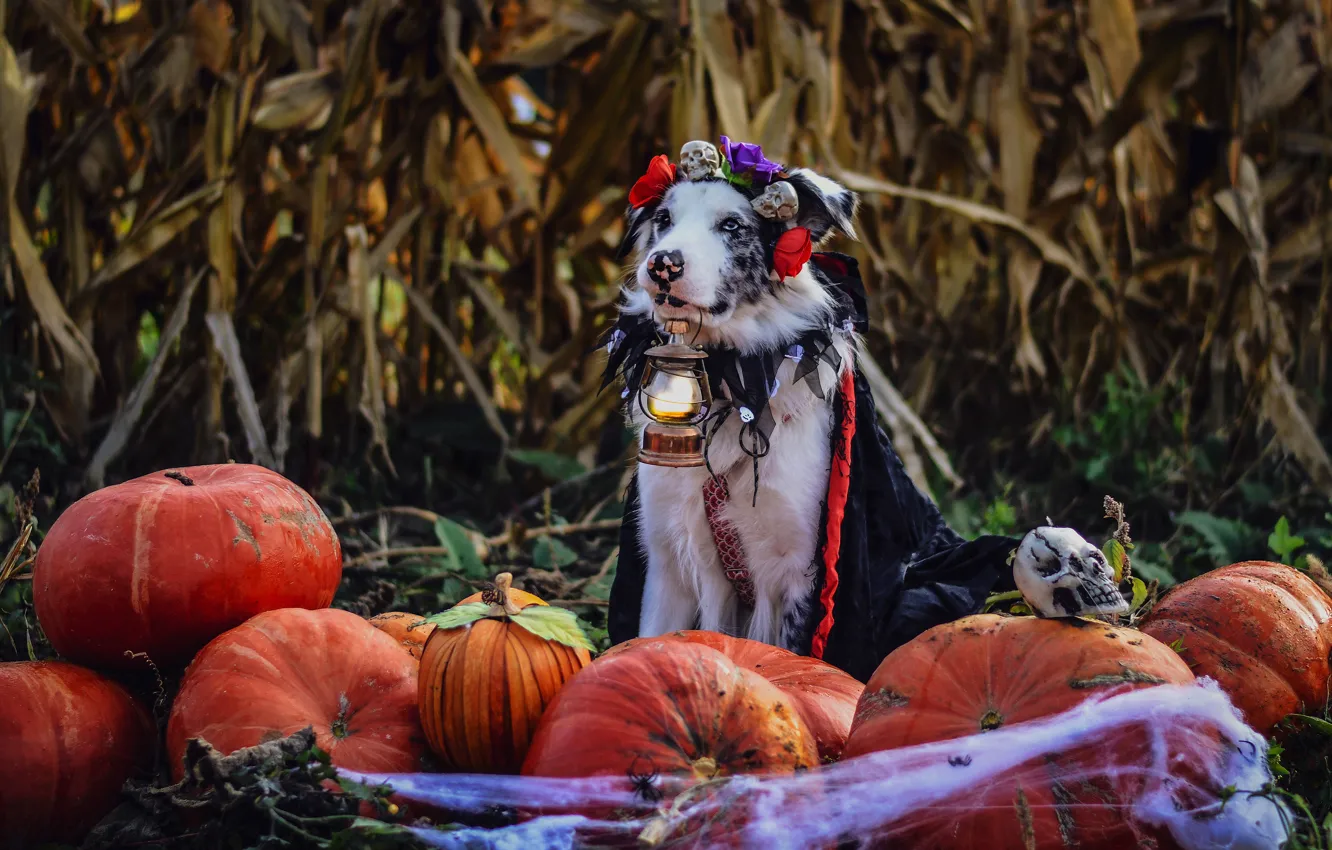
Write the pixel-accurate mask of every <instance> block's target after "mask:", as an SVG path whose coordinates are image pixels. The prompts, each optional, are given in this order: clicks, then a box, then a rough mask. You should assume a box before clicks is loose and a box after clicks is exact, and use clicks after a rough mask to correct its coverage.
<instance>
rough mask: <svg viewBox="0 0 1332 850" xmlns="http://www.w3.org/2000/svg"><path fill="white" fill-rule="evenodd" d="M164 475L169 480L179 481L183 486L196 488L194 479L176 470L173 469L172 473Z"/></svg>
mask: <svg viewBox="0 0 1332 850" xmlns="http://www.w3.org/2000/svg"><path fill="white" fill-rule="evenodd" d="M162 474H163V475H165V476H166V477H167V478H170V479H173V480H175V481H179V482H180V483H181V484H184V485H185V486H186V487H193V486H194V479H193V478H191V477H189V476H188V475H186V474H185V473H183V472H177V471H176V470H174V469H173V470H171V471H170V472H164V473H162Z"/></svg>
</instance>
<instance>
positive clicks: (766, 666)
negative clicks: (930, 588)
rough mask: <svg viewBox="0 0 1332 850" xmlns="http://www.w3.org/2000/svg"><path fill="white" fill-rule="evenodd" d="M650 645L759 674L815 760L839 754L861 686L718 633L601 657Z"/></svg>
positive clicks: (826, 668)
mask: <svg viewBox="0 0 1332 850" xmlns="http://www.w3.org/2000/svg"><path fill="white" fill-rule="evenodd" d="M652 640H679V641H685V642H689V643H698V644H702V645H703V646H708V647H711V648H713V649H715V650H717V651H718V652H720V653H721V654H722V655H725V656H726V657H727V658H729V659H731V661H732V662H734V663H735V664H736V665H737V666H738V667H740V668H742V669H744V670H751V671H753V672H755V673H758V674H759V675H760V676H762V677H763V678H765V679H767V680H768V681H769V682H772V683H773V684H774V685H776V686H777V687H778V688H779V689H780V690H781V691H782V692H783V693H785V694H786V695H787V696H788V697H790V699H791V701H792V703H794V704H795V708H796V710H797V711H799V712H800V717H801V719H802V720H804V721H805V725H806V726H807V727H808V728H809V731H810V732H811V733H812V734H813V735H814V741H815V743H817V744H818V748H819V757H820V758H821V759H822V760H823V761H834V760H836V759H837V758H838V757H839V756H841V754H842V747H843V746H844V745H845V744H846V736H847V733H848V732H850V731H851V720H852V718H854V717H855V715H856V702H857V700H859V699H860V695H861V694H862V693H863V692H864V690H865V685H864V684H863V683H861V682H860V681H858V680H857V679H855V678H854V677H852V676H850V675H848V674H847V673H844V672H842V671H841V670H839V669H837V668H836V667H834V666H832V665H831V664H827V663H825V662H823V661H820V660H819V659H817V658H808V657H806V656H803V655H796V654H795V653H794V652H789V651H787V650H785V649H782V648H780V647H776V646H771V645H769V644H766V643H762V642H760V641H756V640H746V639H745V638H738V637H731V636H729V635H724V634H721V633H720V632H709V631H703V630H701V629H700V630H688V631H679V632H671V633H670V634H667V635H662V636H661V637H660V638H634V639H633V640H628V641H625V642H624V643H622V644H619V645H617V646H615V647H613V648H612V649H611V650H609V651H608V652H606V653H605V655H603V656H602V658H609V657H611V656H613V655H617V654H619V653H621V652H627V651H629V650H631V649H634V648H636V647H638V646H640V645H641V644H643V643H645V642H648V641H652Z"/></svg>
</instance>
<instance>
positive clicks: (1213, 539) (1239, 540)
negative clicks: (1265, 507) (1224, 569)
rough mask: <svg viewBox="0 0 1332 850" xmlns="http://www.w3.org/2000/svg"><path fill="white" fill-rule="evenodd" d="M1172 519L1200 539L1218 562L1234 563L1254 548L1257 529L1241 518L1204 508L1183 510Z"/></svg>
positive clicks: (1223, 563)
mask: <svg viewBox="0 0 1332 850" xmlns="http://www.w3.org/2000/svg"><path fill="white" fill-rule="evenodd" d="M1175 522H1177V523H1178V524H1179V525H1181V526H1183V527H1185V528H1187V529H1189V530H1190V531H1193V532H1194V533H1195V534H1197V535H1198V536H1199V537H1201V538H1202V539H1203V542H1204V543H1205V544H1206V545H1207V549H1208V552H1209V554H1210V555H1211V556H1212V560H1213V561H1215V562H1216V564H1217V566H1225V565H1226V564H1233V563H1235V562H1236V561H1241V560H1243V559H1244V555H1246V554H1248V553H1250V552H1252V551H1253V547H1254V544H1255V543H1257V542H1258V541H1257V540H1255V539H1254V538H1255V536H1256V534H1255V533H1256V531H1257V530H1256V529H1255V528H1254V527H1253V526H1251V525H1249V524H1248V523H1245V522H1241V521H1240V520H1232V519H1225V518H1223V517H1219V516H1214V515H1213V514H1209V513H1206V512H1204V511H1183V512H1182V513H1180V514H1178V515H1177V516H1176V517H1175Z"/></svg>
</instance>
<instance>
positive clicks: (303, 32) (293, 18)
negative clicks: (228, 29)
mask: <svg viewBox="0 0 1332 850" xmlns="http://www.w3.org/2000/svg"><path fill="white" fill-rule="evenodd" d="M255 8H256V10H257V11H258V13H259V20H260V22H261V23H263V25H264V29H266V30H268V34H269V35H271V36H273V38H275V39H276V40H277V41H278V43H279V44H282V45H283V46H285V47H286V48H287V49H289V50H290V51H291V53H292V56H294V57H295V58H296V64H297V65H299V66H300V67H301V68H303V69H306V70H309V69H313V68H314V67H315V51H314V45H313V44H312V41H311V31H310V13H309V12H307V11H306V9H305V7H304V6H303V5H301V4H300V3H298V2H297V0H255Z"/></svg>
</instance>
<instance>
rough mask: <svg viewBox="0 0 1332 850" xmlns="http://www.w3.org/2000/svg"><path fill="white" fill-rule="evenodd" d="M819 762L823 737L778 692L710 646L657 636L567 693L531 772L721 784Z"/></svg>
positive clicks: (608, 659) (544, 726)
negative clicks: (709, 780) (744, 775)
mask: <svg viewBox="0 0 1332 850" xmlns="http://www.w3.org/2000/svg"><path fill="white" fill-rule="evenodd" d="M818 763H819V752H818V746H817V745H816V744H815V739H814V735H813V734H812V733H811V732H810V731H809V729H808V727H807V726H806V725H805V722H804V720H802V719H801V717H800V712H799V710H798V709H797V708H796V703H795V700H794V699H793V698H792V697H790V696H788V695H787V694H785V693H783V692H782V690H781V689H780V688H778V687H777V686H776V685H774V684H772V683H771V682H769V681H768V680H767V679H765V678H763V677H762V676H760V675H759V674H758V673H754V672H752V671H750V670H746V669H743V668H742V667H740V666H739V665H737V664H735V663H734V662H733V661H731V660H730V659H729V658H727V657H726V656H725V655H723V654H722V653H721V652H718V651H717V650H715V649H713V648H711V647H709V646H706V645H704V644H703V643H701V642H696V641H688V640H680V639H678V638H676V639H671V638H666V639H656V638H647V639H643V640H639V641H636V642H635V645H634V646H632V647H630V648H627V649H622V650H620V651H617V652H614V653H608V654H607V655H606V656H605V657H603V658H600V659H598V660H597V661H596V662H594V663H593V664H592V666H591V667H589V668H588V671H587V673H586V674H585V675H582V676H579V677H577V678H575V679H574V680H573V681H571V682H569V684H567V685H565V686H564V689H563V690H561V691H560V693H559V695H558V696H556V697H555V701H554V702H553V703H551V706H550V708H549V709H547V711H546V715H545V717H543V718H542V720H541V725H540V726H539V727H538V728H537V733H536V736H535V737H534V738H533V740H532V748H531V750H530V751H529V752H528V754H527V761H526V762H525V763H524V764H523V773H524V774H526V775H530V776H563V777H584V776H602V775H605V776H633V775H649V776H650V775H651V774H653V773H659V774H662V775H678V776H684V777H690V776H696V777H700V778H711V777H713V776H730V775H734V774H740V773H792V772H794V771H796V770H803V769H805V768H810V767H815V766H816V765H818Z"/></svg>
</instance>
